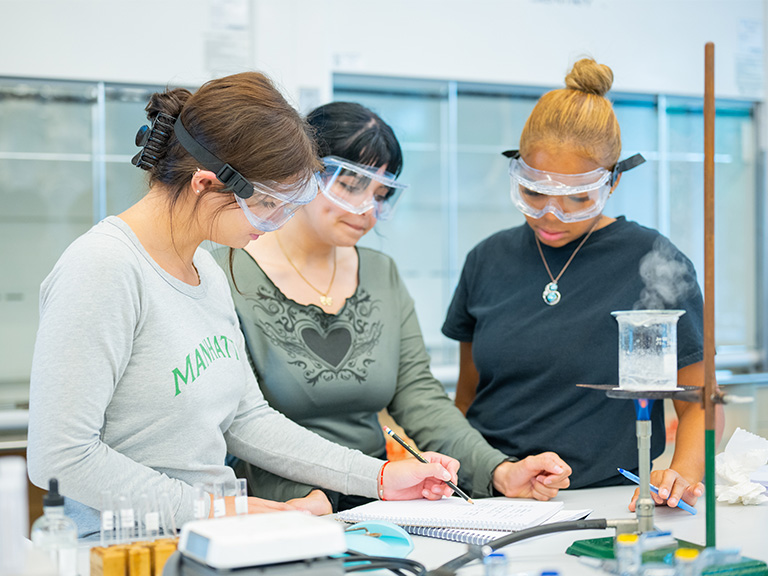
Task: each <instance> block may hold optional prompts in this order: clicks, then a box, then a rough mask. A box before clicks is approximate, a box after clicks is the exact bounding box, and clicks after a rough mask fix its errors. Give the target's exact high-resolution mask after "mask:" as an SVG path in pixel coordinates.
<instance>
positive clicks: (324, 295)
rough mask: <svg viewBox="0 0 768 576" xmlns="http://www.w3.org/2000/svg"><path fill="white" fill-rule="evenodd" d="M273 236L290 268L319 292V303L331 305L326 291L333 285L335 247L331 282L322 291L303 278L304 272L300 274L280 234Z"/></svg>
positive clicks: (334, 249) (331, 299)
mask: <svg viewBox="0 0 768 576" xmlns="http://www.w3.org/2000/svg"><path fill="white" fill-rule="evenodd" d="M275 238H277V245H278V246H280V252H282V253H283V256H285V259H286V260H288V264H290V265H291V268H293V269H294V270H295V271H296V274H298V275H299V278H301V279H302V280H304V282H306V283H307V286H309V287H310V288H312V290H314V291H315V292H317V293H318V294H320V304H321V305H323V306H333V298H332V297H331V296H328V293H329V292H330V291H331V288H332V287H333V281H334V280H335V279H336V248H335V247H334V248H333V273H332V274H331V282H330V284H328V289H327V290H326V291H325V292H323V291H322V290H318V289H317V288H316V287H315V286H314V285H313V284H312V282H310V281H309V280H307V279H306V278H304V274H302V273H301V272H300V271H299V269H298V268H297V267H296V264H294V263H293V260H291V257H290V256H288V254H287V253H286V252H285V248H283V243H282V242H280V236H279V235H278V234H275Z"/></svg>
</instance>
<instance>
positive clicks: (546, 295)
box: [533, 218, 600, 306]
mask: <svg viewBox="0 0 768 576" xmlns="http://www.w3.org/2000/svg"><path fill="white" fill-rule="evenodd" d="M599 220H600V219H599V218H598V219H597V220H595V223H594V224H592V228H590V229H589V232H587V235H586V236H584V239H583V240H582V241H581V242H580V243H579V245H578V246H576V250H574V251H573V254H571V257H570V258H568V262H566V263H565V266H563V269H562V270H560V274H558V275H557V277H553V276H552V272H551V271H550V269H549V264H547V259H546V258H544V251H543V250H542V249H541V242H539V237H538V236H536V232H534V233H533V238H534V239H535V240H536V247H537V248H538V249H539V255H541V261H542V262H544V268H546V269H547V274H548V275H549V279H550V280H551V282H550V283H549V284H547V285H546V286H544V292H542V293H541V297H542V298H543V299H544V302H546V303H547V305H548V306H554V305H555V304H557V303H558V302H560V299H561V298H562V295H561V294H560V291H559V290H558V289H557V288H558V285H557V281H558V280H560V277H561V276H562V275H563V272H565V269H566V268H568V265H569V264H570V263H571V261H572V260H573V257H574V256H576V252H578V251H579V250H580V249H581V247H582V246H584V243H585V242H586V241H587V239H588V238H589V237H590V235H591V234H592V232H593V231H594V230H595V227H596V226H597V223H598V221H599Z"/></svg>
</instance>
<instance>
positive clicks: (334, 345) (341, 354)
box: [301, 328, 352, 367]
mask: <svg viewBox="0 0 768 576" xmlns="http://www.w3.org/2000/svg"><path fill="white" fill-rule="evenodd" d="M301 337H302V339H303V340H304V343H305V344H306V345H307V348H309V349H310V350H312V352H314V353H315V354H316V355H317V357H318V358H322V359H323V360H325V361H326V362H327V363H328V364H330V365H331V366H333V367H338V366H339V364H341V361H342V360H344V358H345V357H346V355H347V353H348V352H349V349H350V347H351V346H352V334H350V332H349V330H348V329H347V328H334V329H333V330H331V331H330V332H328V333H327V334H325V335H323V334H321V333H320V332H318V331H317V330H316V329H314V328H304V329H303V330H302V331H301Z"/></svg>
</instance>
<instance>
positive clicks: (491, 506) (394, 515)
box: [336, 498, 563, 531]
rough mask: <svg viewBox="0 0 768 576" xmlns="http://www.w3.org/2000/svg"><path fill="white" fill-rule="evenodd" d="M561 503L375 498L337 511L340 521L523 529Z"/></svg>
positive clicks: (547, 515)
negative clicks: (382, 499)
mask: <svg viewBox="0 0 768 576" xmlns="http://www.w3.org/2000/svg"><path fill="white" fill-rule="evenodd" d="M562 507H563V503H562V502H551V501H550V502H539V501H537V500H522V499H520V500H516V499H510V498H480V499H477V500H475V503H474V504H470V503H468V502H465V501H464V500H462V499H461V498H443V499H442V500H436V501H434V500H403V501H381V500H377V501H374V502H369V503H368V504H363V505H362V506H357V507H356V508H352V509H350V510H344V511H342V512H339V513H338V514H337V515H336V517H337V519H339V520H342V521H344V522H353V523H354V522H365V521H367V520H379V521H384V522H391V523H393V524H398V525H399V526H404V527H406V526H421V527H427V528H464V529H477V530H506V531H513V530H523V529H525V528H529V527H531V526H538V525H539V524H542V523H543V522H545V521H546V520H547V519H549V518H551V517H552V516H554V515H555V514H556V513H557V512H558V511H559V510H560V509H561V508H562Z"/></svg>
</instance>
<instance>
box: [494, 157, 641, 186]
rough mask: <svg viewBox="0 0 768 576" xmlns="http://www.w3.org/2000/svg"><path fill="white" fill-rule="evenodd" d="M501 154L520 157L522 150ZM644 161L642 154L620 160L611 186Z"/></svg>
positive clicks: (614, 169) (613, 171)
mask: <svg viewBox="0 0 768 576" xmlns="http://www.w3.org/2000/svg"><path fill="white" fill-rule="evenodd" d="M501 154H502V155H503V156H506V157H507V158H510V159H517V158H520V150H506V151H504V152H502V153H501ZM643 162H645V158H643V155H642V154H635V155H634V156H630V157H629V158H626V159H625V160H622V161H621V162H618V163H617V164H616V166H614V167H613V170H612V171H611V187H613V185H614V184H615V183H616V179H617V178H618V177H619V174H621V173H622V172H626V171H627V170H632V168H636V167H637V166H640V164H642V163H643Z"/></svg>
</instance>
